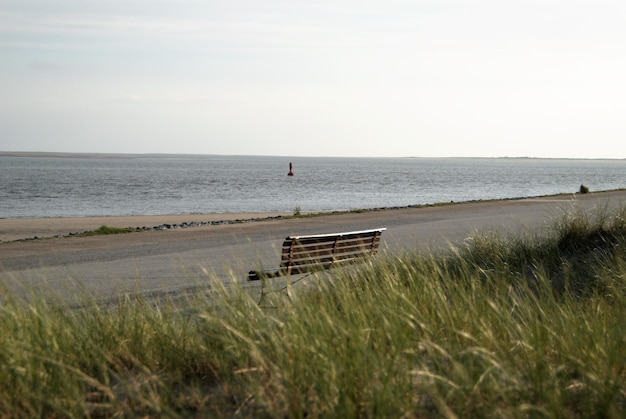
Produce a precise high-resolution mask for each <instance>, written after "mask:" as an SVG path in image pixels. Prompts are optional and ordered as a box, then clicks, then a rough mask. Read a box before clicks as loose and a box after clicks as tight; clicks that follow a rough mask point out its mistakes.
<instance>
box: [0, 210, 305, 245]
mask: <svg viewBox="0 0 626 419" xmlns="http://www.w3.org/2000/svg"><path fill="white" fill-rule="evenodd" d="M291 215H293V213H286V212H272V213H241V214H240V213H223V214H222V213H219V214H218V213H212V214H168V215H128V216H125V215H121V216H118V215H112V216H97V217H49V218H48V217H46V218H0V243H5V242H13V241H19V240H38V239H50V238H60V237H65V236H73V235H77V234H81V233H85V232H88V231H94V230H97V229H98V228H100V227H101V226H103V225H106V226H107V227H115V228H131V229H133V230H135V229H136V230H137V231H144V230H165V229H178V228H180V229H184V228H195V227H200V226H210V225H220V224H234V223H242V222H250V221H255V220H264V219H274V218H282V217H287V216H291ZM168 226H169V227H168Z"/></svg>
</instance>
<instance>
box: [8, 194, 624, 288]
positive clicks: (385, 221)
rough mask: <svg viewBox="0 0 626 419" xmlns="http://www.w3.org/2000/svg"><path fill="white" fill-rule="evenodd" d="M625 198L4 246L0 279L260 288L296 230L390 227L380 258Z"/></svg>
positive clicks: (537, 224)
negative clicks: (259, 274) (264, 271)
mask: <svg viewBox="0 0 626 419" xmlns="http://www.w3.org/2000/svg"><path fill="white" fill-rule="evenodd" d="M625 204H626V191H612V192H599V193H593V194H587V195H576V196H574V195H568V196H558V197H544V198H533V199H520V200H507V201H493V202H475V203H463V204H454V205H445V206H438V207H423V208H401V209H386V210H378V211H367V212H362V213H350V214H335V215H324V216H319V217H313V218H298V219H285V220H266V221H256V222H251V223H243V224H232V225H219V226H207V227H197V228H190V229H185V230H176V231H150V232H142V233H132V234H124V235H114V236H99V237H82V238H78V237H73V238H56V239H45V240H34V241H23V242H9V243H0V283H2V284H4V285H5V286H6V287H7V288H8V289H10V290H11V291H12V292H16V293H29V292H31V291H32V290H41V291H42V292H44V293H54V294H55V295H59V296H62V297H63V298H73V297H75V296H77V295H78V296H80V295H84V293H85V292H87V293H89V294H91V295H93V296H94V297H96V298H97V299H104V300H106V299H114V298H117V296H118V295H119V294H120V293H125V292H132V293H134V292H138V293H156V294H159V293H171V292H176V291H177V290H184V289H189V288H194V287H197V286H205V285H206V284H207V283H208V281H209V278H210V277H212V278H215V277H217V278H220V279H221V280H222V281H223V282H224V283H227V284H228V283H231V282H233V281H241V282H243V283H244V284H245V285H246V286H249V287H254V286H258V285H256V284H255V283H247V282H246V276H247V272H248V271H249V270H250V269H257V268H261V267H267V268H271V267H277V265H278V261H279V248H280V245H281V243H282V240H283V239H284V238H285V237H286V236H288V235H291V234H318V233H333V232H340V231H354V230H364V229H370V228H378V227H386V228H387V231H386V232H384V233H383V235H382V241H381V255H379V257H381V256H382V257H384V255H385V254H393V253H394V252H398V251H400V250H402V249H429V248H437V249H441V248H446V247H450V246H459V245H461V244H462V243H463V240H465V239H466V238H468V237H469V236H472V235H474V234H481V233H487V232H497V233H500V234H504V235H507V234H519V233H521V232H526V233H529V232H532V233H535V232H541V231H542V230H544V229H547V228H549V227H550V226H551V225H552V223H553V222H554V221H555V220H556V219H557V218H559V217H561V216H562V215H563V213H564V211H593V210H600V211H605V210H606V211H612V210H614V209H616V208H621V207H623V206H624V205H625ZM0 295H1V290H0Z"/></svg>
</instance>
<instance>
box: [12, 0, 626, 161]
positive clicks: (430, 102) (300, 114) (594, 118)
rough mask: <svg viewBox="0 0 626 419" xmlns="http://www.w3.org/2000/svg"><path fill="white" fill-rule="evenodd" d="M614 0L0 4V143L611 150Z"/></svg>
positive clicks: (622, 27) (581, 153)
mask: <svg viewBox="0 0 626 419" xmlns="http://www.w3.org/2000/svg"><path fill="white" fill-rule="evenodd" d="M624 22H626V1H624V0H590V1H582V0H519V1H518V0H471V1H470V0H414V1H403V0H385V1H371V0H319V1H318V0H306V1H303V0H263V1H259V0H221V1H215V0H55V1H50V0H0V151H50V152H85V153H191V154H226V155H279V156H354V157H360V156H373V157H376V156H380V157H404V156H420V157H452V156H454V157H459V156H461V157H504V156H506V157H526V156H527V157H554V158H561V157H562V158H620V159H621V158H626V24H624Z"/></svg>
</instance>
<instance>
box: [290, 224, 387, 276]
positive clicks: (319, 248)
mask: <svg viewBox="0 0 626 419" xmlns="http://www.w3.org/2000/svg"><path fill="white" fill-rule="evenodd" d="M385 230H386V229H385V228H378V229H374V230H363V231H351V232H347V233H336V234H315V235H308V236H289V237H287V238H286V239H285V241H284V243H283V248H282V256H281V263H280V270H282V271H285V272H284V274H286V275H292V274H293V275H295V274H300V273H306V272H313V271H317V270H322V269H330V268H332V267H335V266H337V265H340V264H345V263H351V262H357V261H359V260H362V259H364V258H367V257H371V256H374V254H376V250H377V249H378V244H379V243H380V235H381V234H382V232H383V231H385Z"/></svg>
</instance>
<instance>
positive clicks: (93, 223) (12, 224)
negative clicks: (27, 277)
mask: <svg viewBox="0 0 626 419" xmlns="http://www.w3.org/2000/svg"><path fill="white" fill-rule="evenodd" d="M625 191H626V189H614V190H608V191H594V192H589V193H588V194H580V193H574V194H571V193H564V194H555V195H543V196H528V197H517V198H501V199H491V200H489V199H485V200H473V201H458V202H457V201H452V202H441V203H435V204H423V205H408V206H403V207H382V208H365V209H356V210H349V211H329V212H319V213H303V214H301V217H303V218H304V217H314V216H328V215H339V214H349V213H359V212H377V211H393V210H398V209H411V208H414V209H417V208H433V207H442V206H449V205H463V204H472V203H489V202H492V203H493V202H495V203H497V202H507V201H509V202H510V201H520V202H528V201H530V200H549V199H559V200H562V199H563V198H565V197H570V198H569V199H572V198H573V197H575V198H578V199H581V198H582V197H592V196H597V195H607V196H609V195H612V194H623V193H624V192H625ZM293 217H295V214H294V213H293V212H261V213H209V214H165V215H128V216H88V217H49V218H48V217H45V218H0V243H6V242H15V241H27V240H39V239H51V238H61V237H66V236H75V235H79V234H82V233H85V232H90V231H94V230H97V229H98V228H100V227H101V226H107V227H114V228H130V229H132V230H135V231H148V230H185V229H188V228H199V227H209V226H215V225H224V224H238V223H246V222H254V221H269V220H276V219H289V218H293Z"/></svg>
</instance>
